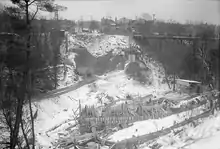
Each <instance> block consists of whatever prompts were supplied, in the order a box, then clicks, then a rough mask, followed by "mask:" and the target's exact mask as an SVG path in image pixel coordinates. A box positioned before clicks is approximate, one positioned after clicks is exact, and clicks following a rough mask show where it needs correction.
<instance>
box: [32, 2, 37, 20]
mask: <svg viewBox="0 0 220 149" xmlns="http://www.w3.org/2000/svg"><path fill="white" fill-rule="evenodd" d="M38 10H39V8H38V5H37V10H36V11H35V13H34V15H33V17H32V18H31V21H33V20H34V18H35V16H36V14H37V12H38Z"/></svg>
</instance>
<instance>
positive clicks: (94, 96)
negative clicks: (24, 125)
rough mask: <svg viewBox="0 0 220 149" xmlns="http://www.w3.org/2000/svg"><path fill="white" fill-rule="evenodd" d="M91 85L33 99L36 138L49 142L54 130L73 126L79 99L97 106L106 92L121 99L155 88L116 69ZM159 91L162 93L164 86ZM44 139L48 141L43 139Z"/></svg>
mask: <svg viewBox="0 0 220 149" xmlns="http://www.w3.org/2000/svg"><path fill="white" fill-rule="evenodd" d="M94 84H96V88H95V89H93V88H92V87H91V84H90V85H85V86H83V87H81V88H79V89H76V90H73V91H71V92H69V93H66V94H63V95H60V96H58V97H55V98H49V99H45V100H42V101H40V102H35V103H34V105H35V107H36V108H37V109H38V117H37V119H36V122H35V125H36V132H37V133H36V134H37V138H38V139H43V140H44V143H45V144H49V143H50V142H52V141H54V140H55V139H56V138H57V137H58V134H57V133H58V132H64V129H65V128H67V127H69V125H73V124H74V122H73V121H71V119H72V120H73V117H74V114H73V111H75V110H76V109H77V108H78V103H79V100H80V103H81V104H82V106H84V105H96V106H97V107H98V106H100V105H101V103H99V98H98V97H100V96H101V97H102V100H103V103H105V102H108V99H107V98H106V95H108V96H110V97H112V98H113V99H115V100H117V99H118V97H120V98H123V97H125V96H126V95H128V94H129V95H131V96H145V95H148V94H155V89H152V88H151V87H147V86H142V85H140V84H137V83H136V82H134V81H132V80H128V78H127V77H126V75H125V73H124V72H123V71H116V72H112V73H109V74H107V75H106V76H101V77H99V79H98V80H97V81H96V82H95V83H94ZM160 90H161V92H165V91H166V88H164V89H163V90H162V89H160ZM67 120H70V122H66V121H67ZM62 123H65V124H63V125H61V127H59V128H58V129H55V130H54V131H51V132H49V133H47V134H46V133H45V132H47V131H49V130H51V129H52V128H53V127H55V126H57V125H59V124H62ZM68 123H69V124H68ZM47 135H48V136H47ZM45 140H48V141H47V142H45ZM41 143H42V142H41ZM45 144H44V145H45Z"/></svg>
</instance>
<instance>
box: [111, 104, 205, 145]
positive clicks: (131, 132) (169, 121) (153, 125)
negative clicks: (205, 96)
mask: <svg viewBox="0 0 220 149" xmlns="http://www.w3.org/2000/svg"><path fill="white" fill-rule="evenodd" d="M202 108H204V107H199V108H196V109H193V110H192V111H191V110H190V111H186V112H182V113H179V114H174V115H171V116H168V117H165V118H162V119H155V120H146V121H140V122H135V123H134V125H133V126H131V127H128V128H125V129H123V130H120V131H117V132H116V133H114V134H113V135H112V136H110V138H109V139H111V140H112V141H114V142H117V141H121V140H125V139H128V138H132V137H133V136H135V137H138V136H141V135H145V134H149V133H152V132H156V131H159V130H162V129H165V128H168V127H171V126H173V125H174V124H176V123H180V122H182V121H184V120H186V119H188V118H190V117H192V116H196V115H198V114H201V113H202V110H201V109H202Z"/></svg>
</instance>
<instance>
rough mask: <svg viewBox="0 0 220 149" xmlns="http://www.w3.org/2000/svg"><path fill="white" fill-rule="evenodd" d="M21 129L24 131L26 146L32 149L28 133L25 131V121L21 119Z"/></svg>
mask: <svg viewBox="0 0 220 149" xmlns="http://www.w3.org/2000/svg"><path fill="white" fill-rule="evenodd" d="M21 130H22V133H23V136H24V140H25V142H26V147H27V148H28V149H30V146H29V142H28V138H27V134H26V133H25V130H24V123H23V121H22V120H21Z"/></svg>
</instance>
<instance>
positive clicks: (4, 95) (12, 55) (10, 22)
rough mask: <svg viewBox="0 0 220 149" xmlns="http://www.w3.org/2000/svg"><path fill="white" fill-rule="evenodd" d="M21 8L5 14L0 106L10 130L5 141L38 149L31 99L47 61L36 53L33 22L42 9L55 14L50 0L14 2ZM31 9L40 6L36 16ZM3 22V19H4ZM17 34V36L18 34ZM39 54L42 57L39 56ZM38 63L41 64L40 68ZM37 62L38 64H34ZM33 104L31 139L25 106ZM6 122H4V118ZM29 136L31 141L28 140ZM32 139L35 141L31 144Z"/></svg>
mask: <svg viewBox="0 0 220 149" xmlns="http://www.w3.org/2000/svg"><path fill="white" fill-rule="evenodd" d="M12 2H13V3H15V4H17V5H18V6H19V7H16V8H15V7H10V8H7V9H6V10H5V12H4V13H3V14H1V15H5V17H4V19H5V20H6V21H5V22H6V24H7V25H5V26H3V25H1V31H4V32H5V33H1V35H0V37H1V40H0V41H1V44H0V47H1V48H0V49H1V50H0V53H1V61H0V68H1V69H0V76H1V80H0V88H1V90H0V95H1V100H0V101H1V103H0V105H1V106H0V107H1V110H2V112H3V115H4V117H5V119H3V121H4V123H6V125H7V126H8V127H9V132H10V133H9V136H10V139H9V141H6V142H5V141H4V142H1V143H4V144H5V146H6V147H7V148H11V149H15V148H16V147H19V148H23V147H25V148H30V146H29V145H32V148H35V134H34V114H33V112H32V108H31V96H32V95H33V85H34V81H35V77H34V76H36V75H35V74H36V71H38V72H39V70H42V67H41V65H42V66H45V63H46V61H43V58H42V55H44V56H45V53H44V54H42V53H39V54H38V52H36V51H34V50H36V47H37V48H39V46H37V43H39V42H36V43H35V44H34V43H33V42H32V39H34V38H33V37H34V36H35V35H34V34H33V32H32V29H33V28H32V26H31V22H32V20H33V19H34V17H35V16H36V14H37V12H38V10H39V9H41V10H47V11H48V10H49V11H52V9H53V5H52V1H49V0H33V1H30V0H12ZM30 6H36V12H34V13H32V12H31V11H30V9H29V7H30ZM1 19H2V18H1ZM15 33H17V34H15ZM37 55H38V58H36V56H37ZM36 60H42V61H38V62H41V63H40V65H36V64H37V63H36ZM34 61H35V62H34ZM25 103H28V104H29V111H30V117H31V131H30V132H31V133H30V134H31V137H30V136H27V135H26V134H25V133H24V127H23V126H24V125H23V121H22V117H23V116H22V115H23V106H24V104H25ZM1 120H2V119H1ZM20 124H21V126H22V130H23V133H24V139H25V142H26V144H25V145H24V144H22V143H21V137H20V135H19V130H20ZM28 137H29V138H28ZM30 140H32V141H31V142H30Z"/></svg>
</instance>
